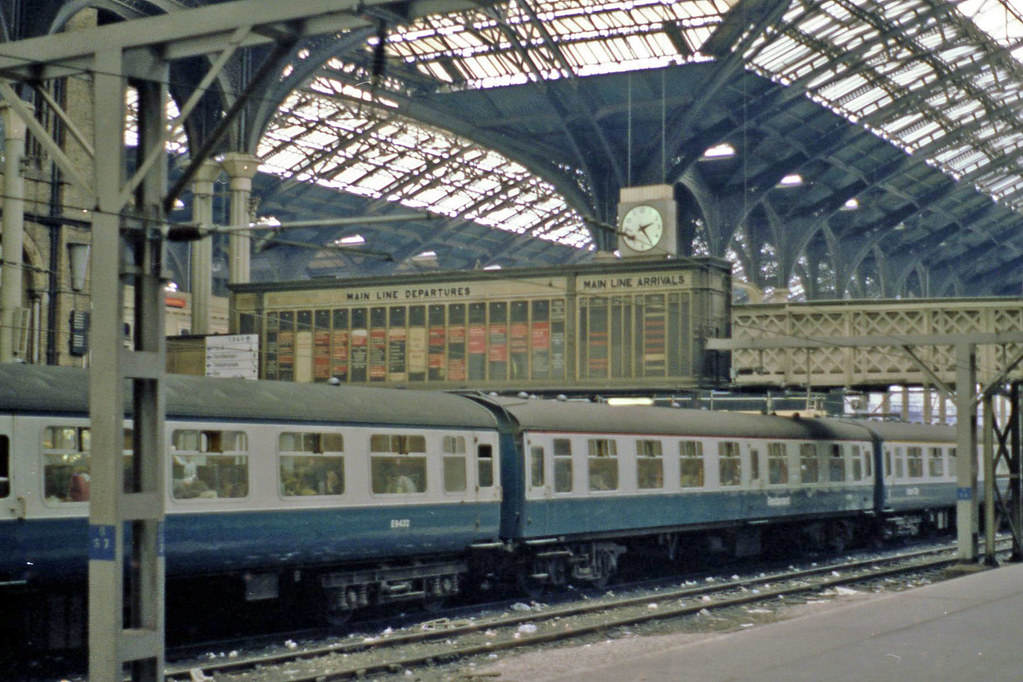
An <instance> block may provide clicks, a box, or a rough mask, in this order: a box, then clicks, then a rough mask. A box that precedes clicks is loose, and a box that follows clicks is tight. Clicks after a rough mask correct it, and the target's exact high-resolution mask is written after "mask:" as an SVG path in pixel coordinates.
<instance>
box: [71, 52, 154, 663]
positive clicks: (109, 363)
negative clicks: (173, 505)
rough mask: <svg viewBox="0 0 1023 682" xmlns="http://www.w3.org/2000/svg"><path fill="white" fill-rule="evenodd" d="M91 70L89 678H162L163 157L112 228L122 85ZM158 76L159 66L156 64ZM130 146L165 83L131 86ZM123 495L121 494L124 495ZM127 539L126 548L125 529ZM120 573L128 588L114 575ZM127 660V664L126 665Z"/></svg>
mask: <svg viewBox="0 0 1023 682" xmlns="http://www.w3.org/2000/svg"><path fill="white" fill-rule="evenodd" d="M94 65H95V68H94V71H93V79H94V82H93V113H94V117H93V118H94V125H95V130H94V135H95V149H96V158H95V165H94V172H95V187H96V210H95V211H93V225H92V227H93V235H92V239H93V248H92V310H93V317H92V330H91V331H92V340H93V345H92V357H91V361H92V365H91V369H92V371H91V372H90V373H89V415H90V419H91V429H92V434H91V436H92V459H91V475H92V478H93V484H92V488H91V492H92V495H91V500H90V505H89V677H90V679H92V680H103V681H110V682H113V681H114V680H121V679H124V676H125V674H126V672H128V673H129V674H130V677H131V679H133V680H146V681H149V680H161V679H163V646H164V626H163V618H164V608H163V606H164V603H163V584H164V580H163V568H164V567H163V556H162V542H161V540H160V536H161V533H162V522H163V495H162V490H163V485H162V479H163V475H164V474H163V467H162V466H161V465H160V463H161V461H162V458H161V457H160V453H161V452H162V450H163V407H164V406H163V390H162V377H163V371H164V368H163V361H164V360H163V358H164V354H163V343H164V341H163V300H162V298H163V295H162V282H161V279H160V273H161V270H162V262H163V238H162V233H161V230H162V229H163V224H162V222H161V221H160V217H161V216H160V213H159V211H160V209H159V206H160V201H161V199H162V192H163V190H164V185H165V182H166V181H165V172H164V165H163V164H156V166H155V167H154V169H153V170H152V171H151V172H150V173H149V174H147V177H146V179H145V181H144V182H143V183H142V186H141V187H140V189H139V191H138V192H137V193H136V209H137V213H138V214H139V217H138V218H137V219H135V220H133V221H132V224H130V225H125V224H122V221H123V220H124V219H123V217H122V215H121V213H122V209H123V208H124V206H123V205H122V203H121V199H120V198H119V197H120V193H121V189H122V182H123V175H124V165H123V162H122V159H123V154H124V149H123V139H124V130H123V128H124V120H125V116H124V113H125V112H124V100H125V96H124V95H125V81H124V78H123V76H122V74H123V73H124V69H123V58H122V53H121V51H120V50H116V49H115V50H105V51H102V52H97V53H96V56H95V62H94ZM157 72H158V73H157V74H155V75H157V76H158V80H160V81H163V82H166V79H167V70H166V67H164V68H161V69H157ZM138 90H139V149H138V151H139V153H140V154H145V153H146V152H147V151H148V150H149V149H150V148H151V147H152V145H153V143H154V140H158V139H159V134H160V130H161V128H162V125H163V112H164V102H165V101H166V86H165V85H163V84H161V83H158V82H146V83H142V84H141V85H140V86H139V88H138ZM122 276H124V279H126V280H129V281H132V282H133V283H134V286H135V328H134V334H133V342H132V344H131V346H132V348H131V349H125V348H123V347H122V342H123V326H122V325H123V310H124V305H123V300H124V290H123V287H122ZM126 379H128V380H130V381H131V387H132V401H133V405H132V407H133V417H132V427H131V428H132V446H133V447H132V457H131V461H132V466H131V467H130V472H131V473H130V475H129V476H128V478H127V480H126V477H125V465H124V456H123V452H124V449H125V445H124V436H125V419H124V415H125V410H124V408H125V404H124V395H125V388H126V381H125V380H126ZM126 491H127V492H126ZM129 524H130V527H131V546H130V548H126V547H125V528H126V527H127V526H128V525H129ZM125 578H127V585H126V584H125V582H124V580H125ZM125 664H130V665H129V669H128V670H127V671H126V669H125Z"/></svg>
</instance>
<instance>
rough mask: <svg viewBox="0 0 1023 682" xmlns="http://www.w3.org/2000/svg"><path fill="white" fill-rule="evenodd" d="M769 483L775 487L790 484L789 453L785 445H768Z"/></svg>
mask: <svg viewBox="0 0 1023 682" xmlns="http://www.w3.org/2000/svg"><path fill="white" fill-rule="evenodd" d="M767 481H768V483H771V484H773V485H783V484H786V483H788V482H789V453H788V448H787V447H786V446H785V443H768V444H767Z"/></svg>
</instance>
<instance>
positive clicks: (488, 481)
mask: <svg viewBox="0 0 1023 682" xmlns="http://www.w3.org/2000/svg"><path fill="white" fill-rule="evenodd" d="M476 469H477V473H478V474H479V478H478V480H477V485H479V487H480V488H492V487H493V485H494V449H493V447H491V446H490V445H489V444H486V445H479V446H477V448H476Z"/></svg>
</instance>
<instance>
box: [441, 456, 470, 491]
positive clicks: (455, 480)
mask: <svg viewBox="0 0 1023 682" xmlns="http://www.w3.org/2000/svg"><path fill="white" fill-rule="evenodd" d="M465 489H466V480H465V457H464V456H462V457H454V456H450V455H448V456H446V457H444V492H447V493H460V492H464V491H465Z"/></svg>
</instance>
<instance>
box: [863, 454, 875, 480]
mask: <svg viewBox="0 0 1023 682" xmlns="http://www.w3.org/2000/svg"><path fill="white" fill-rule="evenodd" d="M873 463H874V456H873V451H872V450H871V449H870V448H864V449H863V477H864V478H870V477H871V476H873V475H874V466H873Z"/></svg>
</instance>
